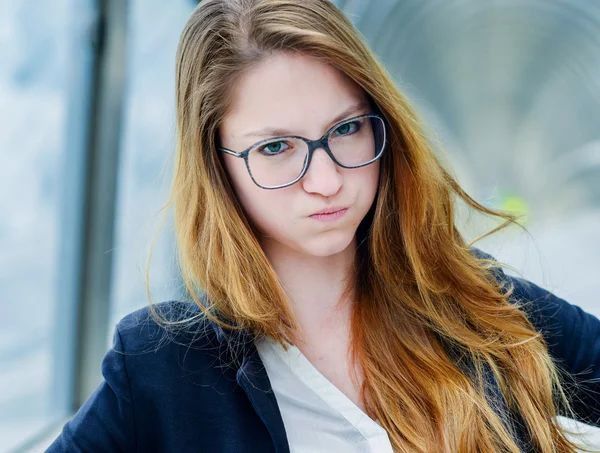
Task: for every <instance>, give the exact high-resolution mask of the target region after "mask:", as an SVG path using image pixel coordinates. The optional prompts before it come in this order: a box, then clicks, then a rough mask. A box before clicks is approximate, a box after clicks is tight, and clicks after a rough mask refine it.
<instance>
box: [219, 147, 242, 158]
mask: <svg viewBox="0 0 600 453" xmlns="http://www.w3.org/2000/svg"><path fill="white" fill-rule="evenodd" d="M219 151H222V152H224V153H225V154H230V155H232V156H235V157H243V156H242V153H236V152H235V151H231V150H230V149H227V148H219Z"/></svg>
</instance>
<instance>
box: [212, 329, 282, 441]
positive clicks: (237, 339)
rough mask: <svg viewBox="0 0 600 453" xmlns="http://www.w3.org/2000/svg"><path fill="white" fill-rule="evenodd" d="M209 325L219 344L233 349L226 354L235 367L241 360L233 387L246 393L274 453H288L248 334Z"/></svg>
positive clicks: (274, 403)
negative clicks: (235, 385)
mask: <svg viewBox="0 0 600 453" xmlns="http://www.w3.org/2000/svg"><path fill="white" fill-rule="evenodd" d="M209 323H210V324H211V325H212V327H213V329H214V330H215V333H216V335H217V340H218V341H219V343H220V344H222V345H227V346H228V347H229V345H235V347H234V348H231V349H230V351H234V354H235V355H236V356H237V360H238V362H237V363H239V359H242V364H241V366H240V368H239V369H238V370H237V373H236V380H237V383H238V384H239V385H240V387H241V388H242V389H243V390H244V391H245V392H246V395H247V396H248V399H249V400H250V402H251V403H252V406H253V407H254V410H255V411H256V413H257V414H258V416H259V417H260V419H261V420H262V421H263V423H264V424H265V426H266V427H267V430H268V431H269V434H270V435H271V440H272V441H273V445H274V447H275V451H276V453H290V447H289V443H288V439H287V435H286V432H285V426H284V424H283V419H282V418H281V413H280V411H279V406H278V405H277V400H276V398H275V393H273V389H272V388H271V383H270V381H269V377H268V375H267V370H266V369H265V366H264V364H263V363H262V360H261V359H260V356H259V354H258V350H257V349H256V346H255V345H254V340H253V337H252V335H251V333H250V332H248V331H245V330H240V331H235V332H230V331H226V330H225V329H223V328H222V327H221V326H220V325H218V324H216V323H214V322H212V321H209Z"/></svg>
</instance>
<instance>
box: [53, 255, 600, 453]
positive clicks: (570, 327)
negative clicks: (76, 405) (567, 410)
mask: <svg viewBox="0 0 600 453" xmlns="http://www.w3.org/2000/svg"><path fill="white" fill-rule="evenodd" d="M478 254H481V255H483V256H485V257H489V258H491V257H490V256H489V255H487V254H484V253H483V252H480V251H478ZM494 272H495V273H496V274H497V276H500V277H501V278H503V279H507V280H509V281H511V282H512V283H513V284H514V285H515V292H514V294H513V296H512V297H518V298H524V299H526V300H528V301H531V302H532V304H531V305H530V307H529V309H528V316H529V317H530V319H531V321H532V323H533V324H534V326H535V327H536V329H537V330H538V331H541V332H542V333H543V336H544V338H545V339H546V341H547V342H548V345H549V350H550V354H551V356H552V357H553V358H554V359H555V360H556V361H558V362H559V363H560V364H561V365H562V368H564V369H565V370H566V371H568V372H570V373H571V374H576V376H575V379H576V381H577V382H578V383H580V384H581V385H580V386H579V388H578V389H577V390H576V392H575V393H573V394H572V397H571V398H570V399H571V401H572V404H573V408H574V409H575V412H576V414H577V419H578V420H580V421H583V422H585V423H587V424H590V425H594V426H600V383H597V382H596V383H594V382H589V380H590V379H596V378H598V377H600V366H599V363H600V320H598V318H596V317H595V316H593V315H591V314H588V313H586V312H584V311H583V310H582V309H581V308H579V307H577V306H575V305H571V304H569V303H568V302H566V301H565V300H563V299H561V298H559V297H557V296H555V295H553V294H552V293H550V292H548V291H546V290H544V289H542V288H540V287H539V286H536V285H535V284H533V283H530V282H528V281H526V280H523V279H520V278H516V277H512V276H507V275H505V274H504V273H503V272H502V270H501V269H499V268H498V269H497V271H494ZM157 308H158V309H160V310H161V312H162V313H163V314H167V315H168V316H169V317H170V318H171V319H177V318H180V317H181V316H187V315H189V314H190V310H196V311H197V312H198V313H199V310H198V309H197V307H195V305H193V304H189V303H184V302H163V303H160V304H157ZM231 341H233V342H235V344H237V345H238V346H239V347H238V348H237V349H238V350H237V351H236V352H235V353H233V352H231V353H230V352H229V348H228V347H227V344H228V342H231ZM224 359H225V360H224ZM230 359H234V362H235V361H236V360H237V361H238V362H237V364H235V363H230V362H232V361H231V360H230ZM102 374H103V376H104V381H103V382H102V383H101V384H100V386H99V387H98V388H97V389H96V390H95V392H94V393H93V394H92V395H91V396H90V398H89V399H88V400H87V401H86V403H85V404H84V405H83V406H82V407H81V408H80V409H79V411H78V412H77V413H76V414H75V415H74V416H73V418H72V419H71V420H70V421H68V422H67V423H66V424H65V425H64V427H63V430H62V433H61V434H60V435H59V437H58V438H57V439H56V440H55V441H54V442H53V443H52V445H51V446H50V447H49V448H48V450H47V452H50V453H58V452H69V453H75V452H81V453H94V452H106V453H109V452H110V453H117V452H140V453H142V452H143V453H151V452H160V453H170V452H173V453H185V452H194V453H199V452H209V453H243V452H260V453H271V452H277V453H286V452H289V447H288V442H287V437H286V432H285V428H284V425H283V421H282V418H281V414H280V412H279V408H278V406H277V401H276V399H275V396H274V394H273V392H272V390H271V386H270V383H269V379H268V376H267V374H266V371H265V369H264V367H263V364H262V362H261V360H260V357H259V355H258V353H257V350H256V348H255V347H254V344H253V342H252V341H250V340H248V337H247V336H245V335H244V334H235V335H232V334H231V333H229V332H227V333H226V331H224V330H223V329H221V328H220V327H219V326H217V325H215V324H214V323H212V322H210V321H209V320H207V319H206V318H204V317H202V316H199V319H197V320H196V321H195V322H194V323H193V325H191V326H188V327H186V328H185V329H181V330H179V331H177V332H175V333H170V334H168V335H167V334H166V332H165V330H164V329H163V328H161V327H159V326H158V325H157V324H156V323H155V322H154V321H153V320H152V318H151V317H149V311H148V309H147V308H143V309H140V310H137V311H135V312H133V313H131V314H129V315H127V316H126V317H124V318H123V319H122V320H121V321H120V322H119V323H118V325H117V326H116V329H115V333H114V347H113V348H112V349H111V350H110V351H108V353H107V354H106V356H105V357H104V359H103V361H102ZM495 391H497V387H496V390H495ZM493 394H494V389H492V397H493ZM496 395H498V394H497V393H496ZM500 410H503V411H504V410H506V407H504V406H502V405H501V406H500ZM504 416H505V417H509V418H511V417H513V418H514V417H518V414H512V413H508V412H506V413H505V414H504ZM515 436H516V437H517V438H518V441H519V442H521V446H522V447H523V450H525V451H528V450H529V445H528V443H527V437H526V436H525V433H524V432H522V431H521V432H518V433H516V434H515Z"/></svg>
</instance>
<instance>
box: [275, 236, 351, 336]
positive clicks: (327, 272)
mask: <svg viewBox="0 0 600 453" xmlns="http://www.w3.org/2000/svg"><path fill="white" fill-rule="evenodd" d="M263 247H264V250H265V253H266V254H267V257H268V258H269V261H270V262H271V265H272V266H273V268H274V269H275V272H276V273H277V276H278V277H279V280H280V281H281V283H282V285H283V287H284V289H285V291H286V294H287V295H288V298H289V300H290V303H291V306H292V311H293V312H294V316H295V318H296V321H297V322H298V324H299V326H300V337H301V338H304V340H305V341H306V342H308V343H309V344H311V343H314V342H321V341H326V339H327V338H328V337H331V336H335V337H339V336H340V335H347V334H348V330H349V326H350V316H351V313H352V302H353V300H352V296H351V294H345V290H346V288H347V284H348V279H349V278H351V276H352V272H351V271H352V268H353V263H354V257H355V249H356V244H355V243H354V241H353V242H351V243H350V245H349V246H348V247H346V249H345V250H343V251H341V252H339V253H337V254H335V255H331V256H326V257H319V256H313V255H306V254H303V253H300V252H297V251H295V250H290V249H289V248H284V247H283V246H282V245H281V244H271V243H264V244H263Z"/></svg>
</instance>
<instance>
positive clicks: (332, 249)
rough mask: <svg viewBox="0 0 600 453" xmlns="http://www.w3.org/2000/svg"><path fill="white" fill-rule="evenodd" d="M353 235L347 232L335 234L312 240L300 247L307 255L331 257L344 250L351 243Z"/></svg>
mask: <svg viewBox="0 0 600 453" xmlns="http://www.w3.org/2000/svg"><path fill="white" fill-rule="evenodd" d="M354 236H355V234H350V233H349V232H336V234H335V237H334V236H333V235H331V236H329V235H325V236H323V237H319V238H314V239H313V240H312V241H309V242H308V243H307V244H305V245H304V247H302V250H304V252H305V253H306V254H308V255H312V256H319V257H327V256H333V255H336V254H338V253H341V252H343V251H344V250H346V249H347V248H348V247H349V246H350V245H351V244H352V242H353V239H354Z"/></svg>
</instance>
